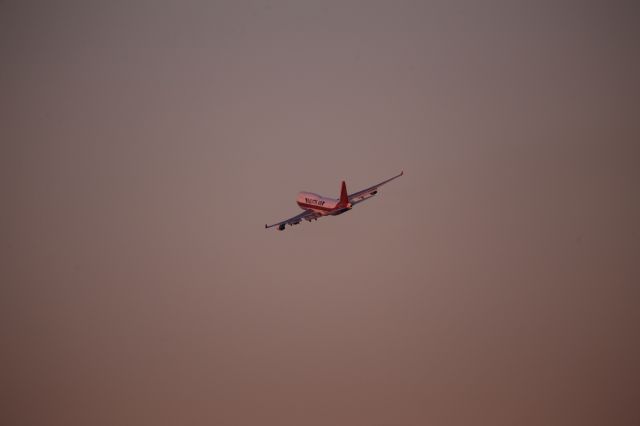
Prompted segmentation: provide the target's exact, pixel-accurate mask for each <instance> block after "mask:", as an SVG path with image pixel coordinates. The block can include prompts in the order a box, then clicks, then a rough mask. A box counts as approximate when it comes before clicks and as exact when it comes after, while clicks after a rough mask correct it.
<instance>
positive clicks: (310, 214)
mask: <svg viewBox="0 0 640 426" xmlns="http://www.w3.org/2000/svg"><path fill="white" fill-rule="evenodd" d="M319 216H320V214H319V213H317V212H314V211H313V210H311V209H309V210H305V211H303V212H302V213H300V214H299V215H296V216H294V217H291V218H289V219H285V220H283V221H282V222H278V223H274V224H273V225H266V224H265V225H264V227H265V228H272V227H274V226H277V227H278V229H279V230H280V231H282V230H284V227H285V226H286V225H297V224H299V223H300V221H302V219H304V220H308V221H311V220H313V219H316V218H318V217H319Z"/></svg>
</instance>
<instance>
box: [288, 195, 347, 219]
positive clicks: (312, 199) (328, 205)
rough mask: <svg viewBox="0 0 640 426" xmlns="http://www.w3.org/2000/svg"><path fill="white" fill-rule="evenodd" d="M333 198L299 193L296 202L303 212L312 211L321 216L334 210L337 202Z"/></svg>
mask: <svg viewBox="0 0 640 426" xmlns="http://www.w3.org/2000/svg"><path fill="white" fill-rule="evenodd" d="M339 201H340V200H336V199H335V198H328V197H323V196H321V195H318V194H314V193H313V192H301V193H299V194H298V198H297V199H296V202H297V203H298V206H300V208H301V209H303V210H309V209H311V210H313V211H316V212H318V213H320V214H322V215H327V214H331V212H332V211H334V210H335V209H336V206H337V205H338V202H339Z"/></svg>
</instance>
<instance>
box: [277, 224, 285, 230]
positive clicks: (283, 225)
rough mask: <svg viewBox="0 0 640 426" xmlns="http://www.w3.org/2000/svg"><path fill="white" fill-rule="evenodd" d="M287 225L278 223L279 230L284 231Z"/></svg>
mask: <svg viewBox="0 0 640 426" xmlns="http://www.w3.org/2000/svg"><path fill="white" fill-rule="evenodd" d="M285 226H286V224H285V223H281V224H280V225H278V231H284V227H285Z"/></svg>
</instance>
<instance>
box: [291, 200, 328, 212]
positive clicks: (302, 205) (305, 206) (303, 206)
mask: <svg viewBox="0 0 640 426" xmlns="http://www.w3.org/2000/svg"><path fill="white" fill-rule="evenodd" d="M297 203H298V205H299V206H300V207H301V208H303V209H305V210H306V209H311V210H321V211H323V212H331V211H334V210H335V207H324V206H317V205H315V204H307V203H301V202H300V201H297Z"/></svg>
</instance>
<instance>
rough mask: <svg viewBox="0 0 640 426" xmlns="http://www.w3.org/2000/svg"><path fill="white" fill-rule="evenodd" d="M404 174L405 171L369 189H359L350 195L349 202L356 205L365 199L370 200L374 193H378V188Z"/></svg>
mask: <svg viewBox="0 0 640 426" xmlns="http://www.w3.org/2000/svg"><path fill="white" fill-rule="evenodd" d="M403 174H404V171H402V172H400V174H399V175H396V176H394V177H392V178H389V179H387V180H385V181H383V182H380V183H379V184H377V185H373V186H371V187H369V188H367V189H363V190H362V191H358V192H354V193H353V194H351V195H349V202H350V203H351V204H352V205H356V204H358V203H361V202H363V201H365V200H368V199H369V198H371V197H373V196H374V195H376V194H377V193H378V188H379V187H381V186H382V185H384V184H385V183H389V182H391V181H392V180H394V179H396V178H399V177H400V176H402V175H403Z"/></svg>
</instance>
